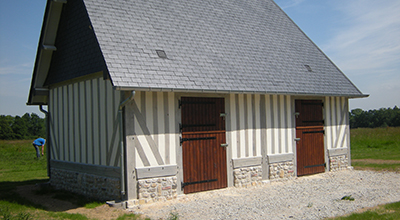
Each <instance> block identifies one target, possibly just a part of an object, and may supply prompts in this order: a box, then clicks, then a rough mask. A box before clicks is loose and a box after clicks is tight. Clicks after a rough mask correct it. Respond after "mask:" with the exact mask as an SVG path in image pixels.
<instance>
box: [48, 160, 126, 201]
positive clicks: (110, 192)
mask: <svg viewBox="0 0 400 220" xmlns="http://www.w3.org/2000/svg"><path fill="white" fill-rule="evenodd" d="M50 185H51V186H53V187H55V188H56V189H62V190H66V191H70V192H73V193H77V194H80V195H84V196H86V197H89V198H93V199H98V200H101V201H107V200H120V199H121V184H120V180H119V179H118V178H111V177H102V176H96V175H92V174H87V173H77V172H73V171H68V170H62V169H55V168H51V178H50Z"/></svg>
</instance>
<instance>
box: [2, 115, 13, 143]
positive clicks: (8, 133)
mask: <svg viewBox="0 0 400 220" xmlns="http://www.w3.org/2000/svg"><path fill="white" fill-rule="evenodd" d="M12 122H13V119H10V118H9V117H7V116H5V115H0V139H2V140H12V139H14V132H13V130H12V129H11V125H12Z"/></svg>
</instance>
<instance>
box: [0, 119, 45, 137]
mask: <svg viewBox="0 0 400 220" xmlns="http://www.w3.org/2000/svg"><path fill="white" fill-rule="evenodd" d="M45 135H46V125H45V119H44V118H40V117H39V116H38V115H37V114H35V113H32V114H29V113H25V114H24V115H23V116H22V117H20V116H15V117H13V116H11V115H7V116H6V115H0V139H1V140H24V139H25V140H29V139H34V138H37V137H45Z"/></svg>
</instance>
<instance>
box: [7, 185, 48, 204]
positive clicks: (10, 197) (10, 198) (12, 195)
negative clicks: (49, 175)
mask: <svg viewBox="0 0 400 220" xmlns="http://www.w3.org/2000/svg"><path fill="white" fill-rule="evenodd" d="M46 181H48V180H46V179H44V180H43V179H33V180H28V181H20V182H0V201H7V202H9V203H14V204H19V205H23V206H26V207H32V208H37V209H45V207H44V206H42V205H40V204H36V203H34V202H32V201H30V200H28V199H27V198H25V197H23V196H21V195H20V194H19V193H17V192H16V188H17V187H18V186H25V185H35V184H40V183H45V182H46Z"/></svg>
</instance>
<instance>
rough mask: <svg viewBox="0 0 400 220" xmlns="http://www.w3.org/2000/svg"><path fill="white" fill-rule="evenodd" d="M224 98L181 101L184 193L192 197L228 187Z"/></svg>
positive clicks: (183, 98)
mask: <svg viewBox="0 0 400 220" xmlns="http://www.w3.org/2000/svg"><path fill="white" fill-rule="evenodd" d="M221 113H225V105H224V99H223V98H193V97H182V99H181V114H182V119H181V120H182V123H181V125H180V126H181V132H182V138H181V143H182V156H183V181H184V182H183V184H182V187H183V190H184V193H192V192H199V191H206V190H212V189H219V188H224V187H227V174H226V149H225V147H222V146H221V144H224V143H225V120H224V117H223V115H221Z"/></svg>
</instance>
